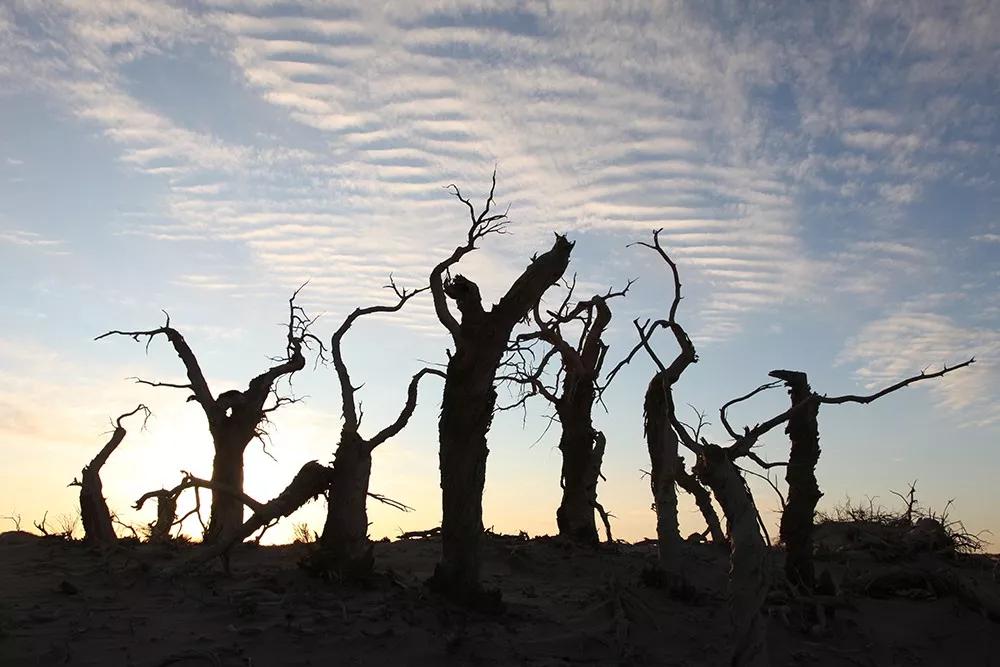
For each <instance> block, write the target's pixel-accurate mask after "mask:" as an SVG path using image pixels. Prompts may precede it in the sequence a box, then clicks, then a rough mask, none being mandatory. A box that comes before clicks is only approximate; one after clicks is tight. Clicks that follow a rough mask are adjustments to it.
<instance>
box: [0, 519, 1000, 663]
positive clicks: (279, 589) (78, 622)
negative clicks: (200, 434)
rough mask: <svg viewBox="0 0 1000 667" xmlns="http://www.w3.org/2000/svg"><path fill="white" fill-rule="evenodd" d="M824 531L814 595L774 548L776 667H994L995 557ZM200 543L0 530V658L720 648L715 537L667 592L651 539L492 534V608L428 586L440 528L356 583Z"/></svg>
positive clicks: (442, 658) (408, 655) (417, 656)
mask: <svg viewBox="0 0 1000 667" xmlns="http://www.w3.org/2000/svg"><path fill="white" fill-rule="evenodd" d="M819 538H820V539H819V540H818V549H819V551H818V556H819V558H820V560H819V561H818V565H819V570H820V571H821V572H824V571H825V572H829V575H830V576H829V577H827V576H826V575H824V576H823V579H824V580H826V581H827V582H829V585H831V586H832V590H830V591H828V592H827V593H828V594H824V595H819V594H817V595H815V596H810V597H808V598H803V597H801V596H796V595H794V594H793V593H792V592H791V590H790V589H788V588H787V587H786V586H783V585H781V584H779V583H777V582H779V581H780V571H781V568H780V561H781V554H780V551H778V550H774V552H773V558H772V566H773V580H774V581H775V582H776V583H775V584H774V586H773V589H772V593H771V595H770V597H769V599H768V602H767V604H766V605H765V609H764V610H763V613H765V614H766V615H767V617H768V625H769V629H768V635H769V636H768V642H769V654H770V659H771V662H772V664H774V665H802V666H807V665H816V666H833V665H845V666H846V665H863V666H872V667H883V666H892V665H900V666H903V665H970V666H972V665H975V666H980V665H983V666H985V665H1000V631H998V627H1000V626H998V625H997V623H996V622H995V621H1000V619H998V618H996V617H995V607H993V608H991V607H990V606H989V605H982V604H980V603H981V601H982V600H983V599H990V600H995V599H996V598H997V596H1000V583H998V562H1000V561H998V559H997V558H996V557H992V556H985V555H963V554H947V555H942V554H940V553H934V552H922V553H916V554H911V555H909V556H907V557H906V558H902V559H901V558H899V557H898V552H897V551H896V550H895V549H894V548H893V547H894V545H891V544H884V543H883V545H880V544H879V541H880V540H879V538H877V537H875V538H873V537H872V536H871V535H870V534H867V533H865V531H859V530H857V529H856V528H854V527H852V526H850V525H846V526H845V525H841V526H838V527H835V528H833V529H828V530H826V531H825V532H824V529H823V528H821V529H820V532H819ZM882 546H885V547H886V548H885V549H883V548H882ZM196 548H197V546H196V545H192V544H189V543H186V542H183V541H180V542H176V541H175V542H171V543H168V544H162V545H154V544H147V543H139V542H136V541H131V540H125V541H121V542H120V543H119V545H118V546H116V547H114V548H112V549H110V550H108V549H103V550H102V549H97V548H92V547H89V546H87V545H85V544H84V543H82V542H80V541H72V540H66V539H63V538H59V537H39V536H36V535H32V534H29V533H26V532H8V533H3V534H0V591H2V592H3V594H2V597H0V664H2V665H4V666H8V665H9V666H15V665H105V666H111V665H121V666H123V667H126V666H132V665H135V666H142V667H146V666H149V667H159V666H164V665H206V666H211V665H216V666H230V665H231V666H234V667H235V666H237V665H241V666H244V667H253V666H255V667H262V666H266V665H445V664H447V665H538V666H541V665H692V666H700V665H706V666H708V665H724V664H726V662H727V656H728V651H727V645H728V644H727V642H728V636H727V627H728V622H727V611H726V605H725V599H726V598H725V596H726V591H725V587H726V574H727V568H728V554H727V551H726V549H725V548H724V547H720V546H717V545H711V544H705V543H693V542H692V543H688V544H686V545H685V552H686V553H685V559H684V562H685V572H684V580H685V583H684V584H683V585H680V586H677V585H674V586H668V585H666V584H665V582H664V581H663V578H662V577H661V576H657V575H656V570H655V569H654V568H653V567H652V565H653V564H654V563H655V556H656V546H655V543H653V542H651V541H645V542H642V543H638V544H626V543H616V544H605V545H602V546H600V547H597V548H587V547H580V546H574V545H571V544H568V543H565V542H563V541H560V540H559V539H557V538H550V537H537V538H528V537H527V536H526V535H523V534H522V535H516V536H514V535H495V534H492V533H488V534H487V536H486V538H485V544H484V554H485V572H484V577H485V583H486V584H487V585H488V586H491V587H496V588H499V589H500V590H501V591H502V593H503V599H504V603H505V608H504V610H503V612H501V613H498V614H483V613H477V612H472V611H468V610H465V609H463V608H461V607H459V606H455V605H453V604H452V603H450V602H447V601H445V600H443V599H440V598H439V597H437V596H436V595H435V594H433V593H432V592H430V591H429V590H428V589H427V588H426V587H425V586H424V583H423V582H424V580H425V579H427V577H428V576H429V575H430V574H431V572H432V570H433V567H434V564H435V562H436V561H437V558H438V554H439V548H440V544H439V542H438V540H437V538H436V537H429V538H422V539H409V540H396V541H391V542H389V541H384V542H380V543H377V544H376V558H377V565H376V574H375V575H374V576H372V577H371V578H370V579H369V580H367V581H365V582H362V583H360V584H359V583H350V584H348V583H345V582H338V581H333V580H323V579H320V578H317V577H315V576H311V575H310V574H308V573H307V572H306V571H304V570H303V569H302V568H301V567H299V566H298V563H299V562H300V561H301V560H302V558H303V557H304V556H305V555H306V554H307V553H308V550H309V549H310V548H311V547H310V545H309V544H301V543H299V544H292V545H284V546H256V545H253V544H245V545H242V546H240V547H238V548H237V549H236V550H235V551H234V552H233V554H232V558H231V566H230V572H229V573H226V572H225V571H224V569H223V567H222V564H221V563H219V562H215V563H211V564H209V565H205V566H202V567H200V568H196V569H191V568H187V567H184V563H185V559H186V558H188V557H189V556H190V555H191V554H192V553H193V552H194V550H195V549H196ZM921 573H923V574H921ZM956 581H959V582H964V583H962V584H958V585H952V584H953V583H954V582H956ZM942 582H945V583H942ZM948 582H952V584H949V583H948ZM970 590H971V591H972V592H971V593H970ZM991 610H992V611H991ZM991 614H993V615H994V616H993V618H992V619H991Z"/></svg>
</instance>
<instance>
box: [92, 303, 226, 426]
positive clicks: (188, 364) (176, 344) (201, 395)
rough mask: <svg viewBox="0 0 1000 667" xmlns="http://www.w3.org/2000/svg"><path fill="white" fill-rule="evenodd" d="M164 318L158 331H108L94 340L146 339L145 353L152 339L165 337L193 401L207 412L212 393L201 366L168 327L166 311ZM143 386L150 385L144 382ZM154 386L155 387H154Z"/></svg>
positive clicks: (186, 345)
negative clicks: (183, 371)
mask: <svg viewBox="0 0 1000 667" xmlns="http://www.w3.org/2000/svg"><path fill="white" fill-rule="evenodd" d="M163 314H164V315H165V316H166V322H165V323H164V325H163V326H162V327H160V328H158V329H151V330H149V331H119V330H114V331H108V332H107V333H103V334H101V335H100V336H97V337H96V338H94V340H101V339H102V338H107V337H108V336H128V337H129V338H131V339H133V340H134V341H136V342H139V339H140V338H142V337H145V338H146V351H147V352H148V351H149V344H150V343H151V342H152V341H153V338H155V337H156V336H158V335H160V334H162V335H164V336H166V337H167V340H169V341H170V344H171V345H172V346H173V348H174V351H175V352H176V353H177V356H178V357H180V359H181V362H182V363H183V364H184V369H185V370H186V371H187V376H188V381H189V383H190V386H189V387H184V388H190V389H191V391H192V392H193V393H194V400H196V401H198V403H199V404H201V406H202V408H203V409H204V410H206V411H207V410H209V409H210V408H211V407H212V405H213V404H214V402H215V399H214V398H213V397H212V392H211V390H210V389H209V388H208V382H206V381H205V374H204V373H203V372H202V370H201V365H200V364H199V363H198V358H197V357H196V356H195V354H194V352H192V351H191V347H190V346H189V345H188V344H187V341H185V340H184V336H182V335H181V334H180V332H179V331H177V330H176V329H174V328H173V327H171V326H170V315H169V314H168V313H167V311H163ZM143 384H151V383H146V382H144V383H143ZM154 386H155V385H154ZM160 386H175V385H170V384H166V383H164V384H162V385H160Z"/></svg>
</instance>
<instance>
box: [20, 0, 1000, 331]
mask: <svg viewBox="0 0 1000 667" xmlns="http://www.w3.org/2000/svg"><path fill="white" fill-rule="evenodd" d="M785 14H786V15H785V16H784V17H783V19H782V20H781V21H779V22H777V23H775V24H774V25H771V23H763V24H762V23H760V22H752V21H750V22H748V21H745V20H742V17H740V16H737V15H735V14H734V15H730V14H727V13H726V12H725V11H722V12H720V13H719V14H718V15H713V16H707V15H705V14H703V13H702V12H700V11H698V10H697V9H696V8H694V7H677V6H674V5H672V4H670V3H647V4H645V5H642V6H613V7H609V6H599V5H595V4H589V3H565V2H557V3H553V4H552V5H551V7H550V8H549V9H547V10H546V11H544V12H543V11H540V10H537V9H531V8H524V9H519V10H517V11H513V10H511V9H510V8H509V7H508V6H505V5H503V4H499V3H493V2H487V1H485V0H482V1H478V2H472V1H469V2H465V1H463V2H442V3H420V4H419V5H415V4H413V3H390V4H389V5H388V6H386V7H385V11H373V10H371V9H370V8H367V7H364V6H362V5H358V4H354V3H339V4H336V5H327V4H325V3H323V4H317V3H308V2H307V3H302V4H301V5H300V6H296V7H294V8H293V7H290V6H286V5H284V4H281V3H269V2H249V1H241V2H237V1H233V2H209V3H204V4H196V5H191V6H183V7H182V6H177V5H166V6H162V7H161V6H159V5H156V6H154V5H152V4H151V3H140V2H135V1H130V2H125V3H112V4H108V3H91V4H88V5H85V6H71V7H67V6H63V5H59V4H55V3H48V2H40V3H38V4H37V5H31V6H30V8H29V9H25V10H23V12H20V13H17V14H13V13H12V14H11V16H13V19H8V20H7V21H6V23H5V29H6V30H8V31H10V32H11V34H12V39H11V40H9V43H10V44H11V47H10V50H9V51H8V52H5V54H6V55H10V57H11V59H12V62H17V63H20V64H21V65H23V66H24V67H25V68H26V69H25V72H26V74H25V75H24V77H23V78H22V79H21V83H22V85H24V86H28V85H30V86H39V85H44V86H45V89H46V91H48V92H49V94H51V95H52V96H53V97H55V98H56V99H58V100H60V101H61V103H63V104H64V105H66V107H67V108H68V109H70V110H71V112H72V113H74V114H76V116H77V117H78V118H79V119H81V120H82V121H84V122H86V123H90V124H93V125H95V126H97V127H98V128H100V131H101V133H102V134H103V135H104V136H105V137H106V138H107V140H108V141H110V142H112V143H113V144H114V145H115V146H117V147H118V149H119V150H120V158H121V160H122V162H123V163H124V164H125V165H126V166H127V167H129V168H131V169H134V170H136V171H137V172H141V173H143V174H145V175H147V176H150V177H153V178H157V179H161V180H162V182H164V183H165V184H166V186H167V188H168V194H167V196H166V197H164V198H163V200H162V210H161V211H160V213H162V214H163V215H162V216H160V219H158V220H156V221H155V222H150V221H149V220H145V219H133V220H132V221H131V222H130V223H129V226H128V228H127V230H125V231H127V232H128V233H130V234H138V235H143V236H147V237H149V238H152V239H157V240H173V241H177V242H181V243H183V242H188V241H194V240H198V239H203V238H212V239H216V240H221V241H226V242H230V243H233V244H240V245H242V246H243V247H245V248H246V249H247V250H248V251H249V253H250V257H251V261H252V262H253V264H254V265H255V267H256V268H257V269H259V271H261V272H263V274H264V275H268V276H270V277H272V278H273V279H274V280H275V281H278V282H280V284H281V285H282V286H285V285H293V284H296V283H298V282H301V281H302V280H304V279H305V278H309V277H311V278H313V283H312V284H313V285H314V290H315V293H316V295H317V298H319V299H322V300H323V301H325V302H331V303H332V302H350V301H351V300H359V299H362V298H370V297H371V295H372V293H373V292H372V288H371V287H370V286H371V285H373V284H376V282H377V281H379V280H381V277H382V276H383V275H384V274H385V273H388V271H390V270H395V271H396V272H397V273H399V274H400V275H401V276H402V277H403V278H404V279H406V280H408V281H411V282H414V284H415V283H416V282H417V281H420V280H421V279H422V278H423V277H425V276H426V274H427V271H428V270H429V268H430V266H431V265H432V264H433V258H434V257H436V256H437V255H436V254H435V253H439V252H447V251H448V249H449V248H450V247H451V246H453V245H454V239H455V238H459V237H461V235H462V233H463V229H462V225H463V223H462V218H461V209H460V208H458V207H455V206H454V205H453V202H450V201H448V200H447V197H446V195H444V193H443V192H442V191H441V189H440V187H439V186H441V185H444V184H446V183H448V182H452V181H454V182H458V183H461V184H463V185H465V184H468V187H469V188H474V187H476V186H477V185H478V187H479V188H480V189H481V188H482V184H483V183H484V182H485V181H486V179H487V178H488V174H489V170H490V169H491V168H492V167H493V165H494V164H495V163H497V162H499V163H500V169H501V180H500V193H501V196H502V197H503V199H504V200H506V201H510V202H511V204H512V209H511V210H512V213H513V215H515V216H516V218H517V220H518V221H519V222H518V225H517V226H516V228H517V230H518V234H517V235H516V236H514V237H511V238H509V239H505V240H506V241H507V243H506V244H503V245H501V244H499V243H498V244H497V245H496V246H494V248H493V249H490V250H486V251H484V252H494V253H498V254H499V255H502V256H503V258H504V259H507V260H508V261H509V260H511V259H512V258H514V257H520V256H524V255H525V254H530V252H534V251H537V250H538V249H539V248H540V247H541V246H542V245H543V244H544V242H545V241H544V239H545V238H546V236H547V235H548V234H549V233H550V232H551V231H552V230H553V229H558V230H561V231H570V232H576V233H580V234H612V235H614V238H616V239H622V240H625V239H627V240H632V239H633V238H634V237H636V236H638V235H644V234H646V233H648V230H649V229H651V228H657V227H662V228H664V230H665V232H664V239H665V240H666V241H667V242H668V243H669V244H670V247H671V251H672V252H674V253H675V254H676V255H677V256H678V258H679V259H680V260H681V261H682V262H683V264H684V271H685V273H686V274H687V275H690V276H691V280H692V283H693V286H694V287H696V288H699V289H701V290H703V291H704V293H705V295H706V296H705V298H704V299H703V300H702V302H701V303H702V305H701V309H700V311H699V316H700V317H702V318H703V319H704V321H705V323H706V327H705V330H704V333H705V336H706V340H709V339H711V340H716V339H722V338H724V337H726V336H730V335H732V334H733V333H735V332H738V331H739V330H740V327H741V322H742V321H743V319H744V316H745V315H746V314H747V313H752V312H755V311H761V310H773V309H776V308H779V307H781V306H783V305H784V304H786V303H789V302H792V301H795V300H798V299H802V298H805V297H807V296H810V295H812V294H813V293H814V292H815V290H816V289H817V287H818V283H819V281H818V280H817V279H816V276H817V275H822V274H823V273H824V271H827V270H828V268H829V267H831V266H837V265H838V264H841V265H843V264H845V263H854V262H860V261H863V260H864V259H865V258H866V257H874V258H875V260H876V261H875V264H876V267H881V269H882V270H885V271H889V270H890V269H891V270H903V271H907V272H908V271H909V269H908V268H907V267H908V266H909V263H912V262H913V261H914V259H915V258H914V257H913V256H912V255H906V254H905V253H902V254H900V253H899V252H898V250H899V249H898V248H896V249H895V250H892V251H886V252H879V253H876V252H875V250H874V249H872V248H867V249H865V248H863V247H861V246H854V245H852V244H853V243H855V242H857V241H858V240H859V239H862V240H863V239H866V238H869V236H870V233H869V232H870V230H868V229H867V228H865V226H864V225H863V224H860V225H858V226H857V227H856V228H851V229H847V230H845V231H846V233H845V234H844V236H845V238H844V240H843V241H842V243H841V244H840V245H839V246H836V247H832V248H823V249H821V250H820V249H816V248H814V247H812V246H811V243H810V240H809V221H808V219H807V217H806V216H807V214H808V211H806V210H804V207H803V203H802V202H803V201H804V200H805V199H807V197H808V196H809V195H810V194H811V193H813V192H815V191H822V192H829V193H837V196H838V198H839V200H840V202H843V205H846V206H861V207H863V206H866V205H867V206H880V207H884V208H886V209H887V210H890V211H892V210H898V209H901V208H902V207H905V206H907V205H908V204H911V203H912V202H914V201H916V200H917V199H918V198H919V197H920V196H921V194H922V193H923V192H924V188H925V185H926V184H928V183H930V182H932V181H933V180H934V179H937V178H940V177H942V175H944V174H947V173H949V172H952V171H956V167H955V165H956V164H957V160H959V159H961V155H965V154H969V151H972V152H975V151H977V150H979V147H982V146H987V145H989V142H988V138H986V137H984V136H982V134H981V132H982V128H983V127H986V124H988V122H989V120H988V114H987V115H982V114H980V115H979V116H976V115H974V114H973V112H972V110H971V109H970V108H967V107H966V106H963V105H962V104H961V103H957V104H956V103H954V101H953V98H955V95H954V93H953V92H952V91H950V90H946V88H947V86H944V85H941V86H937V87H935V88H934V91H933V95H932V96H933V99H934V103H933V104H928V105H927V108H926V109H924V108H921V109H915V108H913V105H912V104H910V103H909V99H910V98H909V95H910V93H912V91H909V90H908V89H907V86H910V85H913V84H911V83H908V79H907V77H901V76H896V75H898V74H899V72H900V71H906V72H910V73H911V74H912V72H913V71H915V68H917V67H919V66H921V63H924V62H930V63H937V65H938V66H939V67H940V68H951V69H952V70H954V69H955V68H960V69H963V68H964V69H963V71H967V74H968V76H973V77H988V76H991V74H990V73H989V72H990V70H989V68H988V67H986V66H985V61H989V60H990V58H991V57H992V56H989V55H988V54H991V53H994V51H995V50H994V49H993V46H994V45H995V42H994V41H993V38H992V37H990V35H991V33H990V31H988V30H983V29H982V27H981V26H979V25H978V23H977V22H987V23H989V22H990V21H994V20H995V19H996V16H995V12H993V11H991V10H989V11H988V10H986V9H984V18H981V19H976V18H975V16H973V15H972V14H968V13H965V12H961V13H960V14H959V15H958V16H951V15H949V14H947V13H943V12H935V11H932V10H931V9H928V8H913V7H911V6H908V5H905V4H900V3H879V5H878V6H867V5H858V6H852V7H850V8H849V9H848V10H846V11H845V12H843V13H842V14H838V15H837V16H835V17H826V19H825V20H824V21H818V20H817V17H815V16H813V15H811V14H809V13H808V10H806V9H802V8H800V9H792V8H789V9H788V11H787V12H786V13H785ZM32 18H34V19H35V21H34V25H33V26H32V29H31V30H27V29H25V28H24V26H25V25H26V24H30V23H32V21H31V19H32ZM43 19H44V20H43ZM973 24H976V25H973ZM874 25H893V26H896V25H898V26H900V27H899V29H900V30H907V29H908V30H910V31H912V33H913V34H914V35H915V37H914V39H913V48H914V49H916V51H917V52H918V55H915V56H913V57H912V58H911V57H910V56H909V55H905V54H904V56H900V58H899V59H897V60H891V59H890V60H889V61H886V62H885V63H884V64H877V65H872V66H871V67H870V68H869V69H867V70H861V69H859V68H858V67H857V66H856V65H855V63H854V61H853V60H847V61H844V62H845V64H844V66H843V68H841V69H838V68H837V67H835V66H834V63H835V62H837V56H838V54H842V53H850V54H852V55H853V56H854V57H856V58H857V60H858V61H859V62H861V61H864V62H868V63H871V62H873V59H872V58H866V56H867V55H869V54H870V53H872V52H873V51H877V50H878V49H880V48H881V46H880V45H881V44H883V43H884V40H883V39H882V37H883V35H880V34H879V33H878V32H877V31H876V30H874V29H872V28H870V26H874ZM861 26H864V27H863V28H862V27H861ZM941 26H948V29H951V30H955V31H958V30H962V31H965V30H968V29H970V28H971V29H972V32H973V33H974V34H975V35H977V38H976V39H977V40H978V41H976V42H974V43H971V44H962V45H951V46H950V47H949V46H948V45H945V44H942V43H941V42H940V41H939V39H938V38H937V37H935V35H940V34H941V30H942V29H943V28H942V27H941ZM893 29H895V28H893ZM954 34H958V33H957V32H956V33H954ZM963 34H964V33H963ZM190 44H195V45H200V46H203V47H207V49H208V53H209V54H210V57H213V58H218V59H220V60H224V61H225V62H226V63H227V64H228V65H229V66H230V67H231V68H232V70H233V73H234V75H235V77H236V80H237V81H239V82H240V83H241V85H243V86H245V89H246V91H247V92H249V93H250V94H251V95H253V96H256V98H257V99H259V100H260V101H261V102H262V103H263V104H264V105H267V106H269V107H270V108H271V109H272V110H273V111H276V112H277V113H279V114H281V118H282V119H283V120H284V121H286V125H285V126H283V127H284V131H283V133H279V134H281V136H277V137H268V138H263V137H262V136H260V135H252V134H244V136H242V138H240V139H237V138H236V137H237V136H238V133H222V132H220V131H218V128H216V129H215V131H213V129H212V128H211V127H210V126H208V127H206V126H205V125H199V126H198V127H197V128H196V127H193V126H190V124H189V123H185V122H182V121H180V120H178V119H176V118H172V117H171V115H170V113H169V112H168V111H167V110H164V109H159V108H157V107H156V105H155V104H153V103H152V102H150V101H148V100H145V99H142V98H141V96H139V95H138V94H137V93H133V92H130V90H131V87H130V85H129V76H134V74H130V73H129V72H128V71H127V70H126V66H127V65H130V64H135V63H141V62H143V59H151V60H152V59H156V58H159V57H164V56H171V55H173V54H175V53H176V52H178V51H181V50H180V49H179V46H181V45H190ZM23 53H31V54H32V55H33V57H32V58H30V59H26V58H25V57H24V56H23V55H20V54H23ZM972 56H977V57H979V61H977V62H976V63H973V62H972V59H973V58H972ZM880 62H881V61H880ZM970 68H971V69H970ZM10 76H14V75H13V74H10ZM29 79H30V81H32V82H38V81H44V82H46V83H44V84H40V83H27V81H29ZM862 84H863V85H862ZM164 85H167V86H169V85H170V82H169V81H167V82H165V84H164ZM935 85H936V84H935ZM939 88H940V89H939ZM860 90H880V91H881V94H880V95H878V96H866V95H862V94H860V93H858V94H855V93H854V92H853V91H860ZM921 90H923V89H921ZM782 91H786V93H787V96H788V98H789V99H788V101H787V102H784V103H781V104H778V103H777V102H775V101H774V99H773V98H774V96H776V95H778V94H779V93H781V94H786V93H782ZM789 114H791V115H790V116H789ZM776 118H787V121H786V122H776V121H775V119H776ZM626 119H627V122H625V120H626ZM289 128H294V130H293V129H289ZM300 131H301V132H302V133H305V134H303V135H300ZM977 132H979V134H978V135H977ZM222 134H226V137H227V138H225V139H223V138H222V136H221V135H222ZM292 135H296V137H297V138H296V140H295V141H291V140H290V137H291V136H292ZM301 136H306V137H308V138H309V141H308V145H309V148H308V149H303V148H298V147H295V148H293V147H292V146H293V144H294V145H295V146H301V145H303V142H302V141H301V139H300V137H301ZM830 137H836V138H838V139H839V144H837V143H834V142H829V141H825V140H826V139H828V138H830ZM824 141H825V143H827V144H829V146H828V148H827V149H825V150H823V151H817V149H816V145H817V144H818V143H820V142H824ZM956 146H961V147H962V148H961V150H960V151H958V152H956V148H955V147H956ZM866 202H867V203H866ZM164 218H165V220H166V221H164ZM901 243H903V244H905V240H904V241H902V242H901ZM418 248H420V249H423V250H419V251H418V250H416V249H418ZM883 250H884V249H883ZM359 258H364V259H363V260H362V259H359ZM345 270H350V271H351V272H352V273H351V275H352V277H353V279H352V280H350V281H348V280H345V279H344V277H343V272H344V271H345ZM594 270H595V272H596V273H598V274H606V273H607V272H606V271H602V270H601V269H599V268H595V269H594ZM651 270H652V269H651ZM866 271H868V273H871V270H869V269H868V267H866ZM596 277H597V279H599V280H601V281H612V280H614V279H616V278H618V277H619V276H611V275H597V276H596ZM208 278H211V279H208ZM175 281H176V282H179V283H182V284H185V285H187V286H190V287H195V286H200V287H201V288H204V289H224V288H229V287H232V286H234V285H236V284H237V282H238V281H237V277H236V276H233V275H226V274H224V273H223V272H218V273H217V274H216V273H213V274H212V275H211V276H201V277H192V276H178V277H176V278H175ZM378 284H380V283H378ZM872 284H877V281H874V280H863V279H860V278H859V279H856V280H854V281H853V282H851V283H850V284H848V286H847V289H848V290H851V291H855V292H864V291H868V292H870V293H875V292H878V291H880V290H879V289H875V290H872V289H871V287H870V285H872Z"/></svg>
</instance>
